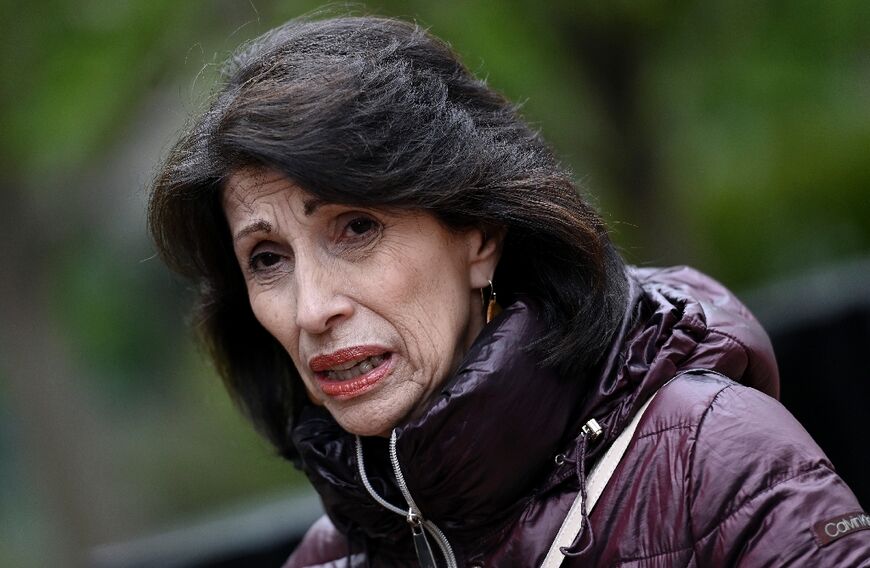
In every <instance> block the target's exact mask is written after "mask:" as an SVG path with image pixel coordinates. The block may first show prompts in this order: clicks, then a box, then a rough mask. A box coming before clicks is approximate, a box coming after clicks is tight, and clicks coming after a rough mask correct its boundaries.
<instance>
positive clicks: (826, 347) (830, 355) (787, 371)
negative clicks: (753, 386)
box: [746, 259, 870, 507]
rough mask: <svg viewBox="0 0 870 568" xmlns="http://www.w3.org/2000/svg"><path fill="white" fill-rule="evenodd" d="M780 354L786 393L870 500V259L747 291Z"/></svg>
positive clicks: (861, 497) (793, 409)
mask: <svg viewBox="0 0 870 568" xmlns="http://www.w3.org/2000/svg"><path fill="white" fill-rule="evenodd" d="M746 303H747V305H748V306H749V307H750V309H752V311H753V312H754V313H755V315H756V316H757V317H758V319H759V320H760V321H761V323H762V324H763V325H764V327H765V328H766V329H767V331H768V333H769V334H770V338H771V341H772V342H773V347H774V350H775V352H776V357H777V360H778V361H779V372H780V378H781V390H782V393H781V400H782V403H783V404H784V405H785V406H786V408H788V409H789V410H790V411H791V412H792V414H794V415H795V416H796V417H797V419H798V420H799V421H800V422H801V424H803V425H804V427H805V428H806V429H807V431H808V432H809V433H810V435H812V437H813V438H814V439H815V440H816V442H817V443H818V444H819V446H821V448H822V449H823V450H824V451H825V453H826V454H827V455H828V457H829V458H830V459H831V462H833V464H834V467H835V468H836V470H837V472H838V473H839V474H840V476H841V477H842V478H843V479H844V480H845V481H846V483H848V484H849V486H850V487H851V488H852V490H853V491H854V492H855V495H856V496H857V497H858V501H859V502H860V503H861V504H862V505H863V506H864V507H867V506H868V505H870V477H868V476H867V472H868V471H870V444H868V442H867V439H866V438H865V437H864V436H865V435H866V426H865V423H866V416H867V411H868V405H870V371H868V368H870V259H863V260H860V261H855V262H852V263H848V264H841V265H837V266H833V267H829V268H826V269H820V270H817V271H815V272H813V273H811V274H808V275H806V276H802V277H800V278H795V279H792V280H788V281H783V282H777V283H774V284H771V285H769V286H766V287H765V288H763V289H761V290H758V291H757V292H755V293H753V294H750V295H748V296H747V297H746Z"/></svg>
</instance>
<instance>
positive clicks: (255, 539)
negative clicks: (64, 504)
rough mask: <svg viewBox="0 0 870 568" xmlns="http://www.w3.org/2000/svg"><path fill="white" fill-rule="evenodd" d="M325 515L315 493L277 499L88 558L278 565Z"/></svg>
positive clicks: (144, 564) (106, 565) (248, 567)
mask: <svg viewBox="0 0 870 568" xmlns="http://www.w3.org/2000/svg"><path fill="white" fill-rule="evenodd" d="M322 514H323V509H322V507H321V505H320V499H319V498H318V497H317V495H315V494H314V493H313V491H312V492H311V493H306V494H303V495H293V496H289V497H283V498H276V499H273V500H272V501H271V502H269V503H267V504H264V505H260V506H252V507H250V508H248V509H245V510H242V511H238V510H237V511H229V512H227V513H225V514H224V515H221V516H218V517H215V518H214V519H212V520H209V521H205V522H202V523H199V524H192V525H190V526H186V527H181V528H178V529H175V530H171V531H167V532H164V533H161V534H157V535H153V536H148V537H144V538H140V539H137V540H133V541H129V542H124V543H118V544H108V545H105V546H101V547H98V548H96V549H95V550H94V551H93V552H92V554H91V558H90V560H91V563H90V565H91V566H92V567H93V568H206V567H208V568H252V567H253V568H258V567H260V566H262V567H268V568H271V567H280V566H281V565H282V564H283V563H284V561H285V560H287V557H288V556H290V553H291V552H293V549H294V548H296V545H297V544H298V543H299V541H300V540H301V539H302V536H303V535H304V534H305V531H306V530H308V527H310V526H311V524H312V523H314V521H315V520H317V518H318V517H320V515H322Z"/></svg>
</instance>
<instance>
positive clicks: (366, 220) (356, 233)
mask: <svg viewBox="0 0 870 568" xmlns="http://www.w3.org/2000/svg"><path fill="white" fill-rule="evenodd" d="M377 229H378V222H377V221H375V220H374V219H372V218H371V217H355V218H353V219H352V220H351V221H350V222H349V223H348V224H347V225H345V228H344V236H345V237H351V238H355V237H362V236H364V235H367V234H369V233H371V232H372V231H376V230H377Z"/></svg>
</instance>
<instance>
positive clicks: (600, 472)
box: [541, 373, 682, 568]
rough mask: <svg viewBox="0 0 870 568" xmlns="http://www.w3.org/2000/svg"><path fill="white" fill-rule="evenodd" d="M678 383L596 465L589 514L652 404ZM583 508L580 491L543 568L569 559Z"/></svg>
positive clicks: (590, 486) (634, 420)
mask: <svg viewBox="0 0 870 568" xmlns="http://www.w3.org/2000/svg"><path fill="white" fill-rule="evenodd" d="M681 374H682V373H681ZM677 376H679V375H677ZM675 378H676V377H674V379H675ZM674 379H671V380H670V381H668V382H667V383H665V384H664V385H662V386H661V387H660V388H659V390H657V391H656V392H654V393H653V395H652V396H651V397H649V399H648V400H647V401H646V402H645V403H644V404H643V406H641V407H640V410H638V411H637V413H636V414H635V415H634V418H632V419H631V422H629V424H628V426H626V427H625V430H623V431H622V433H621V434H620V435H619V436H618V437H617V438H616V440H614V442H613V444H612V445H611V446H610V448H608V450H607V452H605V454H604V456H602V458H601V459H600V460H599V461H598V463H596V464H595V466H594V467H593V468H592V471H591V472H590V473H589V477H588V478H587V480H586V498H587V499H588V501H587V503H586V512H587V514H591V513H592V509H593V508H594V507H595V503H597V502H598V498H599V497H601V494H602V493H603V492H604V488H605V487H607V482H608V481H610V477H611V476H612V475H613V472H614V471H616V466H618V465H619V462H620V461H622V456H623V455H624V454H625V450H626V449H627V448H628V444H629V442H631V439H632V437H633V436H634V431H635V430H637V425H638V424H639V423H640V419H641V418H642V417H643V414H644V412H646V409H647V408H648V407H649V405H650V403H652V401H653V400H654V399H655V397H656V396H657V395H658V394H659V392H661V389H663V388H664V387H665V386H667V385H668V384H669V383H670V382H671V381H673V380H674ZM582 507H583V495H582V493H581V492H580V491H578V492H577V497H576V498H575V499H574V503H572V504H571V508H570V509H569V510H568V515H567V516H566V517H565V520H564V521H563V522H562V526H561V527H560V528H559V532H558V533H556V538H555V540H553V544H552V545H551V546H550V550H549V551H548V552H547V556H546V557H545V558H544V562H543V563H542V564H541V568H558V567H559V566H561V565H562V561H563V560H564V559H565V555H564V554H562V551H561V550H560V548H562V547H565V546H570V545H571V543H572V542H574V538H575V537H576V536H577V534H578V533H579V532H580V528H581V526H582V524H583V516H582V514H581V510H582Z"/></svg>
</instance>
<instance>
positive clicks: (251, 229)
mask: <svg viewBox="0 0 870 568" xmlns="http://www.w3.org/2000/svg"><path fill="white" fill-rule="evenodd" d="M272 230H273V229H272V224H271V223H269V222H268V221H264V220H262V219H259V220H257V221H254V222H253V223H251V224H250V225H246V226H245V227H244V228H243V229H241V230H240V231H239V232H238V233H236V236H235V237H233V242H234V243H235V242H238V241H239V240H241V239H243V238H244V237H247V236H248V235H250V234H251V233H259V232H263V233H271V232H272Z"/></svg>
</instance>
